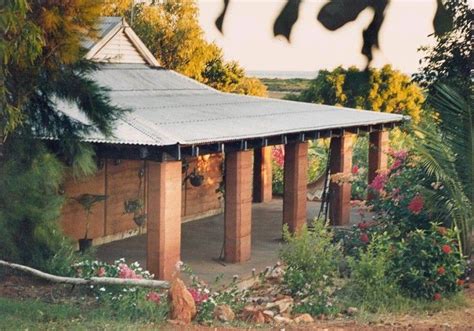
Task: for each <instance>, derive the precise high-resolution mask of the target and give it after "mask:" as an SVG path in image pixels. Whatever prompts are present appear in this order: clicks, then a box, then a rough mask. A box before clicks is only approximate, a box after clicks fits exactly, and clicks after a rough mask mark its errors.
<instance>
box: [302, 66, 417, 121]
mask: <svg viewBox="0 0 474 331" xmlns="http://www.w3.org/2000/svg"><path fill="white" fill-rule="evenodd" d="M298 100H299V101H305V102H314V103H322V104H327V105H338V106H345V107H351V108H359V109H369V110H374V111H381V112H387V113H397V114H406V115H410V116H411V117H412V119H413V121H414V122H416V123H417V122H419V121H420V119H421V112H422V104H423V102H424V97H423V94H422V91H421V89H420V88H419V87H418V86H417V85H416V84H415V83H413V82H411V81H410V77H409V76H407V75H405V74H403V73H401V72H400V71H398V70H394V69H392V67H391V66H389V65H386V66H384V67H383V68H381V69H369V71H360V70H359V69H357V68H355V67H350V68H349V69H344V68H342V67H338V68H336V69H334V70H333V71H327V70H322V71H320V72H319V73H318V76H317V77H316V78H315V79H314V80H313V81H312V82H311V86H310V87H309V88H308V89H307V90H305V91H303V92H302V93H301V95H300V97H299V98H298Z"/></svg>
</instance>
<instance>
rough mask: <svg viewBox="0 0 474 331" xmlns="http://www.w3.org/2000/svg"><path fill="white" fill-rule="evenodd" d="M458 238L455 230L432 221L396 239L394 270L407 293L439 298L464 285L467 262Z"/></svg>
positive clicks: (415, 295) (414, 295) (415, 296)
mask: <svg viewBox="0 0 474 331" xmlns="http://www.w3.org/2000/svg"><path fill="white" fill-rule="evenodd" d="M454 238H455V233H454V231H451V230H446V228H444V227H439V226H437V225H432V227H431V228H430V229H428V230H416V231H412V232H410V233H409V234H408V235H407V236H406V237H405V238H404V239H403V240H401V241H400V242H398V243H396V245H395V249H394V257H393V268H392V270H391V273H392V274H394V275H398V278H397V282H398V284H399V286H400V288H401V289H402V290H403V291H404V293H405V294H407V295H408V296H410V297H413V298H425V299H433V300H439V299H440V298H441V297H443V296H446V295H450V294H452V293H454V292H456V291H458V290H459V289H460V288H461V285H462V283H463V280H462V279H460V278H461V277H462V276H463V273H464V269H465V263H464V261H463V260H462V259H461V258H460V255H459V249H458V245H457V243H456V241H455V239H454Z"/></svg>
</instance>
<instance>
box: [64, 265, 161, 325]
mask: <svg viewBox="0 0 474 331" xmlns="http://www.w3.org/2000/svg"><path fill="white" fill-rule="evenodd" d="M73 269H74V270H75V273H76V276H77V277H81V278H90V277H112V278H122V279H152V278H153V275H152V274H150V273H149V272H148V271H147V270H144V269H143V268H142V267H140V264H139V263H138V262H133V263H130V264H127V262H126V261H125V259H123V258H122V259H119V260H116V261H114V263H112V264H109V263H106V262H102V261H96V260H94V261H91V260H84V261H82V262H80V263H77V264H75V265H74V266H73ZM90 290H91V291H92V293H93V294H94V295H95V297H96V299H97V301H99V302H101V303H103V304H106V305H110V306H112V308H113V310H114V311H115V312H117V314H119V315H121V316H122V317H123V316H126V317H127V318H129V319H132V320H138V319H142V318H144V317H146V316H149V320H152V321H156V320H165V319H166V316H167V314H168V303H167V300H166V299H165V300H162V298H166V297H167V295H166V293H165V292H163V293H160V292H159V291H157V290H151V289H148V288H143V287H130V286H94V285H91V286H90Z"/></svg>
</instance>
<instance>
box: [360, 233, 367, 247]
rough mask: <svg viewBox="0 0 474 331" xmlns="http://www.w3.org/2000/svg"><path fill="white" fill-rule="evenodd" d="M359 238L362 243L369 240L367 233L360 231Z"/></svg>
mask: <svg viewBox="0 0 474 331" xmlns="http://www.w3.org/2000/svg"><path fill="white" fill-rule="evenodd" d="M359 239H360V241H362V242H363V243H364V244H367V243H368V242H369V236H368V235H367V233H361V234H360V237H359Z"/></svg>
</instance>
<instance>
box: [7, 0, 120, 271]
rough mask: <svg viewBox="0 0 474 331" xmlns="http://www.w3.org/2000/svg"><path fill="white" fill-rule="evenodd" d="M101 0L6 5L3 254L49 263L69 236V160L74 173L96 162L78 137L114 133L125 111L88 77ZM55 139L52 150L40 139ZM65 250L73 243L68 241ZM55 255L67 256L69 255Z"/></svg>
mask: <svg viewBox="0 0 474 331" xmlns="http://www.w3.org/2000/svg"><path fill="white" fill-rule="evenodd" d="M100 10H101V3H100V2H97V1H95V0H72V1H67V2H65V1H59V0H48V1H46V0H39V1H27V0H12V1H6V2H3V6H2V8H1V10H0V27H1V29H0V31H1V33H2V39H1V42H0V52H1V54H0V61H1V68H0V77H1V82H2V84H1V85H0V105H1V108H0V143H1V147H2V155H1V156H0V178H1V180H0V238H2V240H1V242H0V255H1V257H2V258H8V259H15V261H18V262H22V263H28V264H30V265H34V266H37V267H42V268H49V267H51V266H52V265H53V264H54V263H53V262H52V261H53V260H55V258H54V257H55V256H56V254H58V252H59V251H60V248H63V246H62V245H60V243H62V242H64V240H63V235H62V232H61V229H60V228H59V223H58V217H59V214H60V208H61V204H62V201H63V197H62V196H61V195H60V193H59V191H60V190H59V185H60V183H61V181H62V178H63V177H62V176H63V170H64V164H65V163H64V162H63V161H65V162H67V164H68V165H72V166H73V168H74V170H76V171H75V173H76V175H84V174H90V173H92V172H93V170H94V168H95V166H94V162H93V159H92V156H93V151H92V149H91V148H90V147H89V146H87V145H85V144H82V143H81V142H80V138H81V137H82V136H83V135H84V134H87V133H88V132H90V131H92V130H98V131H100V132H102V133H104V134H106V135H107V134H110V133H111V130H112V127H113V122H114V120H115V119H117V118H118V117H120V116H121V114H122V112H123V110H122V109H119V108H117V107H114V106H112V105H110V103H109V98H108V96H107V91H106V90H105V89H104V88H102V87H101V86H99V85H97V83H95V82H94V81H93V80H92V79H91V78H89V77H90V73H91V72H92V71H93V70H95V69H96V66H95V65H94V64H93V63H91V62H88V61H86V60H84V58H83V56H84V55H85V52H86V50H85V49H83V47H82V44H81V42H82V41H83V40H84V39H85V38H94V36H95V24H96V22H97V20H98V18H99V15H100ZM58 101H66V102H69V103H72V104H75V105H76V106H77V108H78V110H79V111H80V112H81V113H83V114H84V115H85V117H86V118H87V119H88V121H89V123H87V124H84V123H80V122H78V121H75V120H73V119H72V118H70V117H68V116H66V115H65V114H64V113H62V112H61V110H60V109H58V107H57V103H58ZM39 137H44V138H52V139H54V140H55V144H56V147H58V148H55V149H54V150H52V149H49V148H48V147H47V145H46V144H44V143H42V142H41V141H40V140H38V138H39ZM64 248H65V250H66V251H67V247H66V246H64ZM62 257H63V258H60V259H56V260H55V261H63V263H66V262H67V259H66V258H65V257H66V255H63V256H62Z"/></svg>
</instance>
